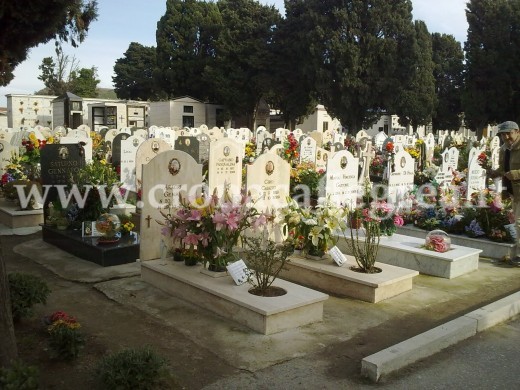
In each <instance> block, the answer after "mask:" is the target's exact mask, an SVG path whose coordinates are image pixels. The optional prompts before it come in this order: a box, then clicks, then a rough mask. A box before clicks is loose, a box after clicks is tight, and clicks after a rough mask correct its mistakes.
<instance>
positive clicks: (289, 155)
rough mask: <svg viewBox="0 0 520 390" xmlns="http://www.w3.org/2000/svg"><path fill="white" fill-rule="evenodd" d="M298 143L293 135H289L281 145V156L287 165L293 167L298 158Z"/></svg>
mask: <svg viewBox="0 0 520 390" xmlns="http://www.w3.org/2000/svg"><path fill="white" fill-rule="evenodd" d="M299 147H300V145H299V143H298V141H297V140H296V137H295V136H294V134H293V133H289V135H288V136H287V138H286V139H285V141H284V143H283V154H282V157H283V158H284V159H285V160H286V161H287V162H289V164H291V166H292V165H295V164H296V163H297V161H298V159H299V158H300V152H299V151H298V150H299Z"/></svg>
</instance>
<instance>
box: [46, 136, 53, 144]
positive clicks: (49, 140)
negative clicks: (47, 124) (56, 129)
mask: <svg viewBox="0 0 520 390" xmlns="http://www.w3.org/2000/svg"><path fill="white" fill-rule="evenodd" d="M47 143H48V144H53V143H54V137H52V136H50V137H49V138H47Z"/></svg>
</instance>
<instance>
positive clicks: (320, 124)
mask: <svg viewBox="0 0 520 390" xmlns="http://www.w3.org/2000/svg"><path fill="white" fill-rule="evenodd" d="M296 127H298V128H300V129H302V130H303V132H305V133H310V132H311V131H314V130H318V131H321V132H324V131H327V130H336V129H340V128H341V123H340V121H339V120H338V119H335V118H332V117H331V116H330V115H329V113H328V112H327V110H326V109H325V107H324V106H323V105H322V104H318V105H317V106H316V110H315V111H314V112H313V113H312V114H311V115H309V116H308V117H307V118H305V120H304V121H303V122H302V123H298V124H297V125H296Z"/></svg>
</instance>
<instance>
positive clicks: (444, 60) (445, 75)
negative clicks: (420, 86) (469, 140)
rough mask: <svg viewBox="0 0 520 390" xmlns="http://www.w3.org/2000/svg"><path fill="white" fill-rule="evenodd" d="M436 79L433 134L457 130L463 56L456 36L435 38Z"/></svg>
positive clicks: (460, 110)
mask: <svg viewBox="0 0 520 390" xmlns="http://www.w3.org/2000/svg"><path fill="white" fill-rule="evenodd" d="M432 52H433V62H434V64H435V65H434V68H433V77H434V78H435V95H436V97H437V104H436V107H435V110H434V113H433V117H432V124H433V129H434V130H458V129H459V128H460V126H461V124H462V123H461V122H462V120H461V113H462V102H461V99H462V89H463V85H464V84H463V77H464V53H463V51H462V47H461V45H460V43H459V42H457V40H455V37H454V36H453V35H446V34H439V33H434V34H432Z"/></svg>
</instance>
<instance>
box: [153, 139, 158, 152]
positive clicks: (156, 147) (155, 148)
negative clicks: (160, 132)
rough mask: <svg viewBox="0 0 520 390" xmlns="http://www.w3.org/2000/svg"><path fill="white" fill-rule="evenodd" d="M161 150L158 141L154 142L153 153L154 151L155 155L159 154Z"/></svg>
mask: <svg viewBox="0 0 520 390" xmlns="http://www.w3.org/2000/svg"><path fill="white" fill-rule="evenodd" d="M159 149H160V148H159V142H157V141H153V142H152V151H153V152H154V153H157V152H158V151H159Z"/></svg>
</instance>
